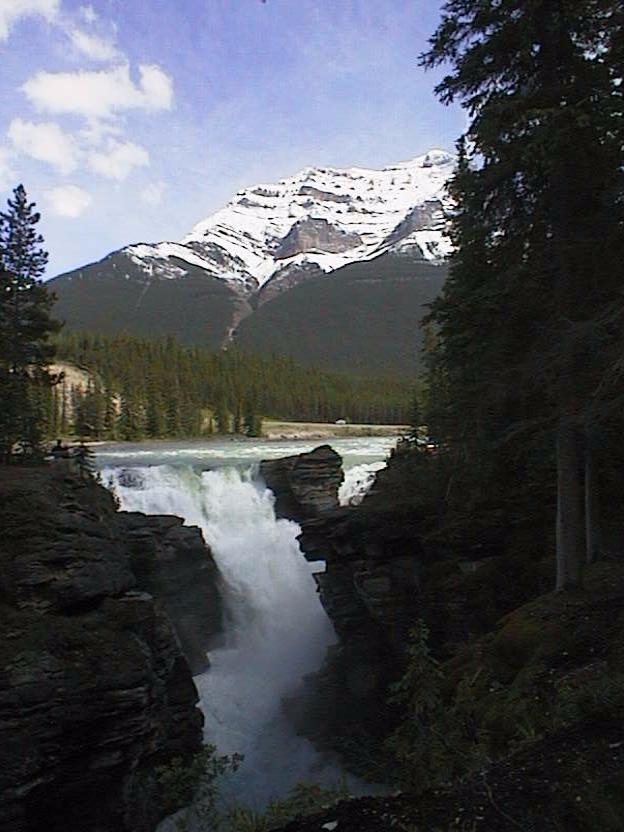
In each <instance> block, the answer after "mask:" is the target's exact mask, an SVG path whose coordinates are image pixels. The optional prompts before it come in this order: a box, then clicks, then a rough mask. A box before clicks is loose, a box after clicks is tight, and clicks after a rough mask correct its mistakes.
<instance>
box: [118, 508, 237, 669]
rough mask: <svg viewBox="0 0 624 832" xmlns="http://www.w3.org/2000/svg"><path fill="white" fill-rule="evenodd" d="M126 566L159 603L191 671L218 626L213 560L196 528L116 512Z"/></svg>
mask: <svg viewBox="0 0 624 832" xmlns="http://www.w3.org/2000/svg"><path fill="white" fill-rule="evenodd" d="M117 519H118V521H119V523H120V524H121V527H122V533H123V538H124V542H125V549H126V551H127V552H128V553H129V555H130V566H131V568H132V572H133V574H134V575H135V576H136V579H137V582H138V584H139V586H140V587H141V589H142V590H144V591H145V592H149V593H150V595H153V596H154V597H155V598H157V599H158V601H159V602H160V603H161V604H162V606H163V607H164V609H165V611H166V613H167V615H168V616H169V618H170V619H171V621H172V623H173V626H174V628H175V631H176V634H177V636H178V638H179V640H180V646H181V648H182V652H183V653H184V656H185V658H186V660H187V662H188V664H189V666H190V668H191V672H192V673H193V675H194V676H195V675H197V674H198V673H203V671H204V670H206V669H207V668H208V666H209V661H208V657H207V651H208V650H209V649H210V647H211V646H212V645H213V644H214V642H215V639H216V637H217V636H218V635H219V634H220V633H221V631H222V628H223V605H222V600H221V592H220V579H219V572H218V569H217V565H216V563H215V562H214V560H213V558H212V556H211V554H210V550H209V549H208V547H207V546H206V543H205V541H204V538H203V536H202V533H201V531H200V529H198V528H197V527H196V526H184V525H183V520H182V519H181V518H180V517H172V516H171V515H162V516H161V515H146V514H141V513H139V512H125V511H124V512H119V514H118V515H117Z"/></svg>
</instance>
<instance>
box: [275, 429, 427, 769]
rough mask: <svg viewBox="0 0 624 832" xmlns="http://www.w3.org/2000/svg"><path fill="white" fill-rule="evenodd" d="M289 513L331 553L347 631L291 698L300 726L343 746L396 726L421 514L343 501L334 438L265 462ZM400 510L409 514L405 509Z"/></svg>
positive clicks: (326, 598) (281, 507) (321, 578)
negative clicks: (392, 704) (396, 689)
mask: <svg viewBox="0 0 624 832" xmlns="http://www.w3.org/2000/svg"><path fill="white" fill-rule="evenodd" d="M260 471H261V473H262V475H263V477H264V479H265V481H266V483H267V485H268V486H269V487H270V488H271V489H272V490H273V492H274V494H275V496H276V510H277V513H278V514H279V515H280V516H284V517H288V518H290V519H292V520H296V521H297V522H299V523H300V524H301V528H302V533H301V535H300V537H299V542H300V545H301V549H302V551H303V553H304V555H305V556H306V558H307V559H308V560H310V561H325V564H326V570H325V572H321V573H318V574H316V575H315V580H316V582H317V586H318V590H319V594H320V598H321V602H322V604H323V607H324V608H325V610H326V612H327V614H328V616H329V618H330V619H331V621H332V623H333V625H334V628H335V630H336V633H337V635H338V639H339V641H338V644H337V645H336V646H334V647H332V648H330V650H329V651H328V654H327V657H326V660H325V662H324V664H323V667H322V668H321V670H320V671H319V672H318V673H317V674H314V675H313V676H311V677H309V678H308V685H307V688H306V692H305V693H304V694H303V696H301V697H299V698H298V699H297V700H296V701H295V700H293V701H291V702H290V703H289V710H290V714H291V717H292V718H293V719H294V721H295V723H296V724H297V727H298V729H299V730H300V731H301V733H303V734H305V735H306V736H308V737H309V738H310V739H312V740H313V741H314V742H315V743H316V744H317V745H319V746H321V747H326V748H332V749H338V750H342V751H343V752H344V756H345V758H346V759H347V760H348V761H349V760H351V762H353V760H352V759H351V755H350V754H349V750H348V749H349V748H351V749H352V750H353V752H354V757H355V756H357V755H358V754H359V753H360V751H361V745H362V744H363V743H368V742H369V740H370V739H371V738H372V739H373V741H375V740H380V739H381V738H382V737H384V736H385V735H387V733H388V726H389V724H390V722H391V719H392V716H391V714H390V712H389V709H388V706H387V703H386V700H387V696H388V684H389V682H390V681H391V680H393V679H395V678H396V677H397V675H398V673H399V672H400V668H401V667H402V659H403V650H404V645H405V636H406V632H407V630H408V629H409V627H410V625H411V623H412V622H413V620H414V618H415V617H416V611H417V609H418V603H419V598H420V557H419V555H420V554H421V553H420V550H419V546H418V543H417V539H418V537H417V529H416V527H415V520H414V518H413V517H411V516H407V515H406V516H403V514H401V512H396V511H387V510H385V509H384V510H370V509H369V508H368V505H367V506H366V508H365V507H364V506H365V504H367V501H366V500H364V503H363V504H362V505H361V506H357V507H349V508H341V507H340V506H339V504H338V487H339V485H340V483H341V482H342V479H343V473H342V460H341V458H340V456H339V455H338V454H336V452H335V451H333V450H332V448H330V447H329V446H327V445H325V446H322V447H320V448H316V449H315V450H314V451H312V452H311V453H309V454H301V455H299V456H293V457H285V458H283V459H277V460H271V461H265V462H262V463H261V466H260ZM399 515H400V516H399Z"/></svg>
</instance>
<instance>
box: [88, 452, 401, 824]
mask: <svg viewBox="0 0 624 832" xmlns="http://www.w3.org/2000/svg"><path fill="white" fill-rule="evenodd" d="M394 441H395V439H394V438H392V437H357V438H356V437H354V438H343V437H341V438H336V439H332V440H329V444H331V445H332V447H333V448H334V449H335V450H336V451H337V452H338V453H339V454H341V456H342V457H343V461H344V468H345V482H344V484H343V486H342V488H341V491H340V500H341V502H342V503H343V504H346V503H349V502H357V501H358V500H359V499H361V496H362V494H363V492H364V491H365V490H366V488H367V487H368V486H369V485H370V483H371V481H372V479H373V476H374V471H375V470H378V469H379V468H380V467H383V465H384V461H385V459H386V458H387V455H388V453H389V451H390V448H391V447H392V446H393V444H394ZM319 444H322V442H319V440H309V441H304V440H242V441H237V440H227V439H226V440H219V439H217V440H210V441H204V442H202V441H180V442H174V441H150V442H142V443H109V444H103V445H99V446H97V447H96V449H95V450H96V464H97V467H98V469H99V471H100V474H101V477H102V481H103V482H104V484H105V485H107V486H108V487H110V488H111V489H112V490H114V492H115V494H116V495H117V497H118V499H119V501H120V504H121V508H122V509H124V510H127V511H142V512H145V513H146V514H175V515H178V516H179V517H182V518H183V519H184V521H185V523H187V524H188V525H195V526H199V527H200V528H201V530H202V532H203V535H204V538H205V539H206V541H207V543H208V544H209V545H210V547H211V549H212V552H213V555H214V558H215V560H216V562H217V564H218V566H219V569H220V572H221V575H222V576H223V580H224V596H225V606H226V632H225V638H224V640H223V643H222V644H220V646H219V647H218V648H217V649H215V650H213V651H212V652H211V653H210V662H211V667H210V669H209V670H208V671H206V672H205V673H203V674H202V675H200V676H197V677H195V683H196V685H197V687H198V690H199V694H200V699H201V708H202V710H203V712H204V715H205V718H206V723H205V739H206V741H207V742H210V743H213V744H215V745H216V746H217V748H218V751H219V752H220V753H222V754H230V753H233V752H238V753H241V754H244V756H245V759H244V762H243V764H242V766H241V768H240V769H239V771H238V772H237V773H236V774H234V775H229V776H228V777H226V778H225V780H224V782H223V783H222V784H221V793H222V800H223V802H224V803H225V805H226V806H228V805H229V806H232V805H234V804H235V803H238V804H241V803H242V804H245V805H248V806H253V807H256V808H262V807H263V806H265V805H266V804H267V802H268V801H270V800H271V799H272V798H276V797H281V796H283V795H285V794H286V793H287V792H288V790H289V789H290V788H292V786H294V785H295V784H296V783H297V782H298V781H300V780H313V781H316V782H322V783H325V784H332V783H336V782H337V780H338V779H339V778H340V776H341V773H340V771H339V769H338V768H337V766H336V764H335V761H334V760H333V759H332V758H331V757H329V756H327V755H320V754H318V753H317V752H316V751H315V750H314V748H313V747H312V746H311V745H310V743H308V742H307V740H305V739H303V738H301V737H298V736H297V735H296V734H295V733H294V731H293V729H292V727H291V725H290V723H289V722H288V720H287V719H286V717H285V715H284V713H283V710H282V707H281V702H282V700H283V698H284V697H287V696H289V695H292V694H293V693H295V692H296V690H297V688H298V686H299V685H300V684H301V681H302V678H303V677H304V676H305V675H306V674H308V673H312V672H314V671H315V670H317V669H318V668H319V666H320V664H321V662H322V660H323V657H324V655H325V651H326V650H327V647H328V646H329V645H330V644H331V643H332V642H333V641H334V638H335V637H334V632H333V629H332V626H331V623H330V622H329V620H328V618H327V616H326V615H325V612H324V610H323V608H322V607H321V604H320V602H319V600H318V596H317V593H316V586H315V583H314V580H313V578H312V573H313V572H314V571H319V570H320V569H322V568H323V564H322V563H317V564H309V563H308V562H307V561H306V560H305V559H304V557H303V555H302V554H301V551H300V549H299V546H298V543H297V540H296V538H297V535H298V534H299V531H300V529H299V526H298V525H297V524H296V523H294V522H291V521H289V520H283V519H280V520H277V519H276V517H275V512H274V508H273V502H274V500H273V495H272V493H271V492H270V491H269V490H268V489H267V488H266V486H265V484H264V483H263V482H262V481H261V480H260V478H259V476H258V473H257V471H258V463H259V462H260V460H262V459H274V458H277V457H282V456H288V455H291V454H298V453H303V452H305V451H310V450H312V449H313V448H314V447H316V446H317V445H319ZM352 785H354V786H355V788H358V784H357V783H353V784H352Z"/></svg>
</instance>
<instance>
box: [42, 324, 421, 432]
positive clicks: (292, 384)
mask: <svg viewBox="0 0 624 832" xmlns="http://www.w3.org/2000/svg"><path fill="white" fill-rule="evenodd" d="M57 354H58V357H59V358H60V359H62V360H66V361H69V362H72V363H74V364H76V365H77V366H79V367H82V368H84V369H87V370H88V371H89V372H90V373H91V374H92V381H91V383H90V384H89V386H88V388H87V389H86V390H79V389H77V388H75V387H74V388H72V387H71V386H70V385H68V384H67V383H64V382H61V383H60V384H59V385H57V386H56V387H54V388H53V390H52V394H51V395H52V401H51V403H50V412H51V417H50V421H51V424H50V427H49V432H50V433H51V434H57V433H58V434H67V433H68V432H71V431H73V432H74V433H76V434H78V435H86V436H92V437H98V438H99V437H106V438H119V439H138V438H141V437H144V436H146V437H158V436H170V437H176V436H197V435H200V434H205V433H211V432H215V431H216V432H221V433H229V432H236V433H246V434H248V435H255V434H257V433H258V432H259V431H260V421H261V419H262V418H267V417H272V418H279V419H291V420H300V421H319V422H328V421H329V422H333V421H335V420H336V419H347V420H348V421H353V422H365V423H369V422H370V423H386V424H388V423H389V424H404V423H405V422H408V421H409V414H410V408H411V401H412V396H413V391H412V390H411V388H410V385H409V383H407V382H404V381H402V380H400V379H398V380H392V379H390V380H388V379H362V378H352V377H348V376H344V375H338V374H332V373H327V372H323V371H320V370H315V369H312V368H309V367H307V368H304V367H301V366H300V365H298V364H296V363H295V362H294V361H292V360H291V359H289V358H283V357H280V356H277V355H275V356H272V357H268V358H261V357H258V356H254V355H249V354H244V353H241V352H239V351H237V350H228V351H225V352H211V351H210V350H207V349H202V348H200V347H188V346H183V345H181V344H179V343H178V342H177V341H175V339H173V338H166V339H159V340H149V339H140V338H134V337H130V336H119V337H110V338H107V337H105V336H101V335H93V334H86V333H83V334H80V333H78V334H72V333H69V334H64V335H62V336H60V337H59V338H58V339H57Z"/></svg>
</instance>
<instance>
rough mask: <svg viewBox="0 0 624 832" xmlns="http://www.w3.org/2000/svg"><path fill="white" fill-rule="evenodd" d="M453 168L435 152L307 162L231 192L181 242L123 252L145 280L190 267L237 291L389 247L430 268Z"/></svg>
mask: <svg viewBox="0 0 624 832" xmlns="http://www.w3.org/2000/svg"><path fill="white" fill-rule="evenodd" d="M454 165H455V156H454V155H453V154H451V153H448V152H447V151H445V150H442V149H439V148H433V149H431V150H429V151H428V152H427V153H425V154H422V155H420V156H416V157H415V158H413V159H411V160H408V161H404V162H399V163H398V164H395V165H390V166H388V167H385V168H381V169H374V168H360V167H351V168H334V167H330V166H325V165H323V166H319V167H305V168H303V169H301V170H300V171H298V172H297V173H296V174H294V175H293V176H291V177H287V178H284V179H280V180H278V181H277V182H274V183H266V184H259V185H254V186H251V187H248V188H243V189H241V190H239V191H238V192H237V193H236V194H235V195H234V197H233V199H232V200H231V201H230V202H229V203H228V204H227V205H226V206H225V207H224V208H222V209H221V210H219V211H217V212H216V213H214V214H212V215H211V216H210V217H207V218H206V219H204V220H202V221H201V222H199V223H197V225H195V226H194V228H193V229H192V230H191V232H190V233H189V234H187V235H186V236H185V237H184V238H183V239H182V240H181V241H180V242H179V243H170V242H167V243H157V244H155V245H150V246H148V245H137V246H130V247H128V248H126V249H124V253H125V254H126V255H127V256H129V257H131V258H132V260H133V262H134V263H135V264H136V265H138V266H139V267H140V268H141V269H142V270H143V271H144V272H146V273H149V274H150V276H152V277H160V278H170V279H171V278H179V277H182V276H183V274H184V268H185V264H188V265H192V266H196V267H199V268H201V269H204V270H205V271H206V272H207V274H209V275H210V276H213V277H218V278H221V279H224V280H226V281H227V282H228V283H229V284H230V285H231V287H232V288H234V289H235V290H237V291H239V292H242V293H243V294H248V293H249V292H250V291H254V290H256V289H258V288H261V287H263V286H264V284H265V283H267V282H268V281H269V280H271V279H272V278H274V277H275V278H276V279H277V278H278V277H279V274H280V273H283V270H284V268H285V267H286V266H304V265H306V266H308V267H309V266H310V265H311V266H314V267H316V268H318V269H320V270H322V271H324V272H331V271H334V270H336V269H338V268H340V267H341V266H344V265H347V264H349V263H352V262H356V261H361V260H369V259H372V258H373V257H376V256H378V255H380V254H383V253H385V252H387V251H396V252H404V251H410V253H411V255H412V256H417V257H421V258H422V259H423V260H427V261H429V262H431V263H433V264H436V263H439V262H442V260H443V259H444V258H445V257H446V256H447V255H448V253H449V250H450V247H449V242H448V240H447V238H446V236H445V233H444V231H445V226H446V219H445V206H446V205H447V203H448V197H447V195H446V191H445V186H446V182H447V180H448V178H449V177H450V175H451V173H452V171H453V168H454ZM291 273H292V270H290V271H289V274H291Z"/></svg>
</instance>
